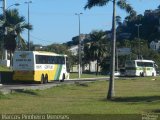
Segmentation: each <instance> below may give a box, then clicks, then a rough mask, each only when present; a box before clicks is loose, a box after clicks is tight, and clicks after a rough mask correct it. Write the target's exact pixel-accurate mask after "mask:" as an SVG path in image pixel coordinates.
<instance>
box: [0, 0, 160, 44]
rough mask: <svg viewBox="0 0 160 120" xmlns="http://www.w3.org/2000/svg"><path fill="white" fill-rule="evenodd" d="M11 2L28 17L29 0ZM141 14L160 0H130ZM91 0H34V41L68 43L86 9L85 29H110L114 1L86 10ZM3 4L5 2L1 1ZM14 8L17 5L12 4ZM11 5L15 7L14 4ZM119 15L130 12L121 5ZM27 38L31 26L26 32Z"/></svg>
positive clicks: (82, 22)
mask: <svg viewBox="0 0 160 120" xmlns="http://www.w3.org/2000/svg"><path fill="white" fill-rule="evenodd" d="M6 1H7V6H10V5H12V4H14V3H20V4H21V5H20V6H18V7H16V8H17V9H18V10H19V11H20V15H22V16H24V17H25V18H26V21H27V5H26V4H25V3H24V2H25V1H27V0H6ZM127 1H128V2H129V3H130V4H131V5H132V6H133V8H134V9H135V10H136V11H137V12H138V14H143V12H144V11H145V10H146V9H156V8H157V7H158V5H160V0H127ZM86 2H87V0H32V4H30V23H31V24H32V25H33V30H32V31H31V33H30V34H31V41H33V43H34V44H42V45H49V44H52V43H64V42H67V41H70V40H71V39H72V37H74V36H76V35H78V16H76V15H75V13H80V12H82V13H83V15H81V33H90V32H91V31H93V30H101V29H102V30H110V29H111V18H112V4H108V6H104V7H94V8H92V9H90V10H88V9H87V10H84V8H83V7H84V6H85V4H86ZM0 3H1V4H2V2H0ZM12 8H15V7H13V6H12ZM10 9H11V8H10ZM117 15H119V16H121V17H122V18H124V17H125V16H126V15H127V13H126V12H125V11H122V10H120V9H117ZM23 37H24V39H25V40H27V30H26V31H24V32H23Z"/></svg>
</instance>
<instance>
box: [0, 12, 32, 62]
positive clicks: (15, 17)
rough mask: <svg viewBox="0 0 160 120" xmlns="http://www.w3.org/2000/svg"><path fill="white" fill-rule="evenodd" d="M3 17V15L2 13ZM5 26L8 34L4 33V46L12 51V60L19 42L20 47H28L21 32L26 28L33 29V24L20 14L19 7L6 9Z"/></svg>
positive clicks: (0, 16)
mask: <svg viewBox="0 0 160 120" xmlns="http://www.w3.org/2000/svg"><path fill="white" fill-rule="evenodd" d="M0 18H1V19H3V15H0ZM3 28H7V29H6V35H4V40H5V41H4V47H5V48H6V49H7V50H9V51H10V62H11V58H12V53H13V52H14V51H15V49H16V47H17V43H18V47H19V46H21V48H22V47H23V49H26V43H25V41H24V39H23V38H22V37H21V33H22V32H23V31H24V30H25V29H32V26H31V25H28V24H27V23H25V18H24V17H23V16H20V15H19V12H18V10H17V9H13V10H8V11H6V19H5V22H4V24H3Z"/></svg>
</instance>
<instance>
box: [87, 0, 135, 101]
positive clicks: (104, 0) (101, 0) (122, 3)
mask: <svg viewBox="0 0 160 120" xmlns="http://www.w3.org/2000/svg"><path fill="white" fill-rule="evenodd" d="M109 2H113V19H112V57H111V75H110V83H109V90H108V95H107V99H109V100H110V99H112V98H113V96H114V94H115V93H114V71H115V45H116V4H117V5H118V6H119V7H120V8H121V9H125V10H126V11H127V12H128V13H133V8H132V7H131V6H130V4H128V3H127V1H126V0H88V2H87V4H86V5H85V7H84V8H85V9H86V8H89V9H90V8H92V7H94V6H104V5H107V4H108V3H109Z"/></svg>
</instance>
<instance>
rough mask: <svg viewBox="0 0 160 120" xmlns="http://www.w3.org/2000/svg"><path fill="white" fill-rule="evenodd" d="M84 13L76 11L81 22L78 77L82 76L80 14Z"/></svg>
mask: <svg viewBox="0 0 160 120" xmlns="http://www.w3.org/2000/svg"><path fill="white" fill-rule="evenodd" d="M82 14H83V13H76V14H75V15H77V16H78V22H79V44H78V54H79V55H78V56H79V59H78V61H79V63H78V77H79V78H81V70H82V69H81V21H80V16H81V15H82Z"/></svg>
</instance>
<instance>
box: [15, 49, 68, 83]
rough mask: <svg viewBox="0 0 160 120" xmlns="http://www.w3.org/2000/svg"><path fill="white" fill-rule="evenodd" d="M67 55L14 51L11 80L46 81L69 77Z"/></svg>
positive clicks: (62, 79) (61, 79)
mask: <svg viewBox="0 0 160 120" xmlns="http://www.w3.org/2000/svg"><path fill="white" fill-rule="evenodd" d="M66 59H67V55H61V54H56V53H51V52H44V51H15V53H14V55H13V80H19V81H29V80H31V81H37V82H40V83H47V82H49V81H51V80H60V81H64V79H69V73H68V72H67V65H66V63H67V61H66Z"/></svg>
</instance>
